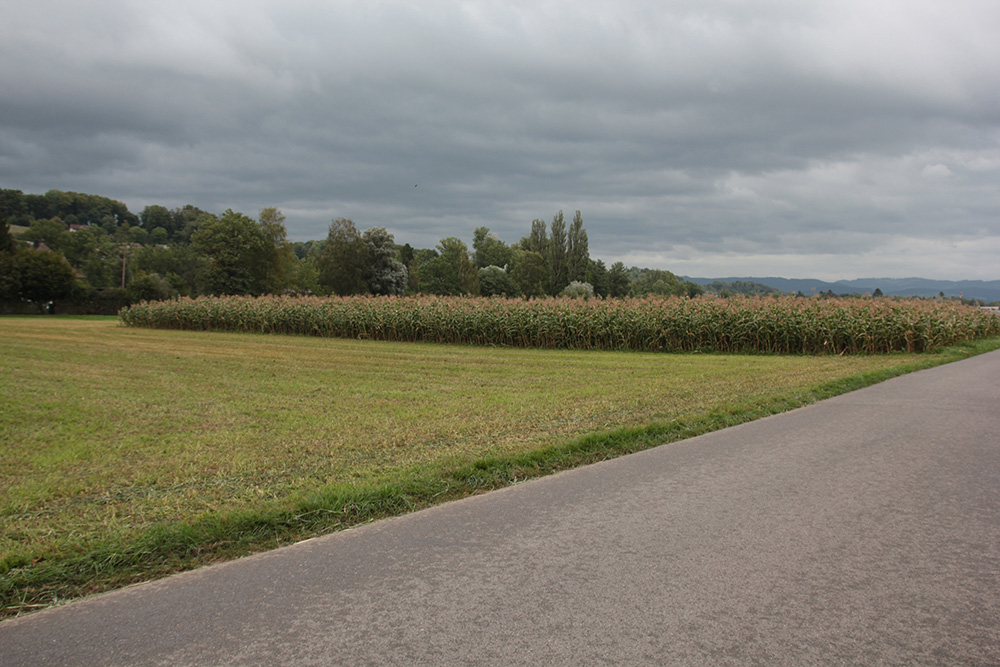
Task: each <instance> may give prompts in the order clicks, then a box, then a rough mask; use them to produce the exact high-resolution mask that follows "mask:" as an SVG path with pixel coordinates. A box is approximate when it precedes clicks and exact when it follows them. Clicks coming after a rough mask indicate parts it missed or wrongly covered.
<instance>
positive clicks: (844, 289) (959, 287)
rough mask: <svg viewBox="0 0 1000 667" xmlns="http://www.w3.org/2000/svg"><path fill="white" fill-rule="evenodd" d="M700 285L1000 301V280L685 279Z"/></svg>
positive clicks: (686, 277)
mask: <svg viewBox="0 0 1000 667" xmlns="http://www.w3.org/2000/svg"><path fill="white" fill-rule="evenodd" d="M682 279H683V280H690V281H691V282H693V283H696V284H698V285H702V286H706V285H710V284H712V283H715V282H725V283H733V282H753V283H760V284H762V285H767V286H768V287H773V288H775V289H777V290H780V291H782V292H791V293H793V294H794V293H795V292H802V293H803V294H813V293H815V292H827V291H833V293H834V294H869V293H871V292H874V291H875V290H876V289H880V290H882V294H885V295H886V296H927V297H930V296H937V295H938V294H940V293H942V292H944V295H945V296H963V297H965V298H966V299H979V300H981V301H984V302H986V303H992V302H994V301H1000V280H957V281H956V280H929V279H927V278H857V279H855V280H838V281H837V282H832V283H831V282H826V281H823V280H816V279H814V278H802V279H798V278H775V277H769V278H753V277H732V278H692V277H690V276H682Z"/></svg>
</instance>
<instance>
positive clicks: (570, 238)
mask: <svg viewBox="0 0 1000 667" xmlns="http://www.w3.org/2000/svg"><path fill="white" fill-rule="evenodd" d="M588 246H589V244H588V242H587V230H586V229H584V228H583V216H582V215H580V211H577V212H576V215H574V216H573V222H572V223H570V226H569V232H568V233H567V235H566V277H567V279H568V280H569V281H570V282H572V281H577V282H584V281H586V278H587V270H588V269H589V268H590V248H589V247H588Z"/></svg>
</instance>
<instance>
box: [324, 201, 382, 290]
mask: <svg viewBox="0 0 1000 667" xmlns="http://www.w3.org/2000/svg"><path fill="white" fill-rule="evenodd" d="M318 265H319V283H320V285H321V286H323V287H324V288H326V289H328V290H330V291H331V292H333V293H334V294H338V295H341V296H344V295H348V294H365V293H367V292H368V280H367V278H368V272H369V269H368V267H369V265H370V261H369V258H368V244H367V243H365V240H364V239H363V238H362V237H361V234H360V233H358V229H357V227H355V226H354V222H353V221H352V220H350V219H348V218H337V219H336V220H334V221H333V223H332V224H331V225H330V231H329V233H328V234H327V237H326V245H325V246H324V247H323V252H322V253H321V254H320V256H319V260H318Z"/></svg>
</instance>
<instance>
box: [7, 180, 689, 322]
mask: <svg viewBox="0 0 1000 667" xmlns="http://www.w3.org/2000/svg"><path fill="white" fill-rule="evenodd" d="M0 224H2V227H0V234H2V238H0V302H3V303H6V304H8V305H9V304H16V303H22V304H24V303H33V304H36V305H38V306H39V307H42V306H44V305H45V304H48V303H49V302H52V301H60V300H62V301H69V302H76V303H79V304H84V306H86V305H87V304H89V305H90V306H91V309H92V310H95V311H99V310H101V309H102V308H101V304H102V303H103V304H104V305H105V306H106V307H110V308H111V310H115V309H116V308H118V307H120V306H121V305H125V304H127V303H130V302H136V301H139V300H144V299H145V300H156V299H166V298H171V297H174V296H197V295H202V294H204V295H208V294H215V295H218V294H246V295H262V294H282V293H304V294H336V295H349V294H376V295H400V294H416V293H423V294H442V295H463V294H464V295H483V296H507V297H529V298H531V297H543V296H558V295H563V294H565V295H573V296H580V295H582V296H596V297H622V296H629V295H633V296H634V295H641V294H648V293H657V294H677V295H689V296H694V295H696V294H698V293H700V292H701V288H700V287H699V286H697V285H695V284H693V283H690V282H686V281H682V280H680V279H678V278H677V277H676V276H675V275H674V274H672V273H670V272H669V271H661V270H651V269H638V268H636V267H632V268H631V269H626V267H625V266H624V265H623V264H622V263H621V262H615V263H614V264H612V265H611V267H607V266H606V265H605V264H604V262H603V261H601V260H599V259H594V258H592V257H591V256H590V252H589V245H588V239H587V230H586V228H585V227H584V224H583V217H582V214H581V213H580V211H576V213H575V215H574V216H573V218H572V220H571V221H569V222H567V221H566V219H565V217H564V214H563V212H562V211H559V212H558V213H556V214H555V215H554V216H553V217H552V219H551V221H549V222H548V223H547V222H546V221H544V220H542V219H535V220H533V221H532V222H531V226H530V229H529V230H527V231H528V233H527V235H525V236H524V237H523V238H521V239H520V240H519V241H517V242H514V243H510V244H508V243H506V242H505V241H503V240H502V239H500V238H499V236H497V235H496V234H494V233H493V232H491V231H490V229H489V228H488V227H479V228H477V229H476V230H474V232H473V237H472V247H471V248H470V247H469V246H467V245H466V244H465V242H464V241H462V240H461V239H459V238H456V237H448V238H444V239H441V241H440V242H439V243H438V244H437V245H436V246H435V247H434V248H413V247H411V246H410V244H408V243H404V244H402V245H400V244H397V243H396V240H395V238H394V236H393V235H392V234H391V233H389V232H388V231H387V230H386V229H385V227H371V228H369V229H366V230H364V231H361V230H359V229H358V228H357V226H356V225H355V223H354V222H353V221H352V220H349V219H346V218H337V219H335V220H333V221H332V222H331V224H330V227H329V231H328V234H327V237H326V238H325V239H322V240H315V241H306V242H291V241H289V239H288V237H287V230H286V227H285V216H284V215H283V214H282V213H281V211H279V210H278V209H276V208H265V209H263V210H262V211H260V213H259V215H258V216H257V217H256V218H253V217H250V216H248V215H245V214H243V213H240V212H237V211H233V210H231V209H229V210H226V211H225V212H224V213H222V214H221V215H215V214H213V213H209V212H207V211H204V210H202V209H200V208H198V207H196V206H193V205H186V206H183V207H180V208H175V209H168V208H166V207H164V206H158V205H152V206H147V207H145V208H144V209H143V211H142V212H141V213H139V214H138V215H135V214H133V213H131V212H130V211H129V210H128V209H127V207H126V206H125V205H124V204H122V203H121V202H118V201H114V200H111V199H108V198H106V197H101V196H97V195H89V194H81V193H74V192H62V191H58V190H50V191H49V192H46V193H45V194H44V195H33V194H24V193H22V192H21V191H20V190H0Z"/></svg>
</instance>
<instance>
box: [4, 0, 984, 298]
mask: <svg viewBox="0 0 1000 667" xmlns="http://www.w3.org/2000/svg"><path fill="white" fill-rule="evenodd" d="M10 4H14V3H10ZM16 5H17V6H12V7H7V8H5V10H4V14H5V20H4V22H3V24H2V25H0V90H2V91H3V94H2V95H0V187H8V188H10V187H13V188H18V189H22V190H25V191H26V192H44V191H45V190H48V189H50V188H59V189H65V190H77V191H83V192H91V193H94V194H104V195H107V196H110V197H114V198H116V199H121V200H123V201H125V202H126V203H127V204H129V206H130V208H132V209H133V210H134V211H139V210H141V209H142V207H144V206H145V205H147V204H164V205H167V206H180V205H183V204H185V203H193V204H196V205H198V206H201V207H202V208H206V209H209V210H216V211H221V210H223V209H225V208H229V207H231V208H234V209H237V210H241V211H244V212H247V213H250V214H255V213H256V212H257V211H259V210H260V209H261V208H263V207H266V206H277V207H279V208H281V209H282V211H283V212H284V213H285V214H286V216H287V219H288V226H289V232H290V235H291V236H292V237H293V238H295V239H299V240H304V239H308V238H323V237H325V235H326V229H327V227H328V225H329V222H330V219H331V218H334V217H339V216H344V217H350V218H352V219H354V221H355V222H356V223H357V224H358V226H359V227H361V228H367V227H371V226H375V225H384V226H386V227H387V228H389V230H390V231H392V232H393V233H395V235H396V238H397V240H398V241H400V242H409V243H411V244H412V245H414V246H421V247H432V246H433V245H434V244H435V243H436V242H437V241H438V240H439V239H441V238H443V237H445V236H459V237H461V238H463V239H465V240H466V242H470V241H471V236H472V230H473V229H474V228H475V227H477V226H479V225H487V226H489V227H490V228H492V229H493V230H494V231H495V232H497V233H498V234H500V236H501V237H502V238H504V239H505V240H508V241H516V240H517V239H518V238H520V237H521V236H523V235H525V234H527V232H528V229H529V227H530V222H531V220H532V219H533V218H537V217H542V218H546V219H548V218H551V216H552V214H554V213H555V212H556V211H557V210H560V209H563V210H565V211H567V213H571V212H572V211H573V210H576V209H580V210H581V211H582V212H583V216H584V221H585V224H586V227H587V229H588V233H589V236H590V247H591V253H592V255H594V256H596V257H600V258H603V259H605V260H606V261H608V262H611V261H615V260H622V261H625V262H626V264H640V265H647V266H656V267H661V268H668V269H670V270H672V271H674V272H676V273H682V274H688V275H716V276H721V275H785V276H809V277H819V278H826V279H838V278H853V277H865V276H891V277H903V276H908V275H921V276H925V277H931V278H951V279H959V278H981V279H996V278H998V277H1000V268H998V267H1000V262H997V260H996V257H997V251H998V250H1000V216H998V215H997V213H998V211H1000V191H998V188H997V183H1000V179H998V176H1000V74H998V70H997V68H996V63H998V62H1000V40H997V39H996V35H997V34H1000V5H997V6H995V7H994V6H993V5H990V4H989V3H982V2H973V1H966V0H956V2H952V3H947V6H945V5H944V4H942V3H939V2H931V1H929V0H911V1H910V2H896V1H886V2H879V3H871V2H867V1H864V2H862V1H860V0H847V1H845V2H839V3H801V2H797V1H788V2H786V1H782V0H753V1H739V2H737V1H736V0H698V1H694V0H691V1H679V2H671V3H668V4H667V5H666V6H663V7H661V6H657V5H656V4H655V3H645V2H622V1H621V0H619V1H617V2H586V1H584V2H574V3H568V2H509V1H508V2H499V1H497V2H454V1H452V2H443V1H442V2H434V1H430V2H420V3H403V2H395V1H387V2H377V1H371V0H369V1H359V2H326V3H314V2H307V1H305V0H297V1H288V0H283V1H282V2H280V3H279V2H271V1H265V0H257V1H252V0H251V1H249V2H247V1H244V2H238V3H237V2H228V1H224V2H211V3H207V2H186V1H179V2H173V3H162V4H161V3H148V2H127V1H123V0H119V1H111V0H95V2H91V3H83V4H81V3H70V2H57V1H52V0H42V1H40V2H33V3H16ZM414 185H417V187H414Z"/></svg>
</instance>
